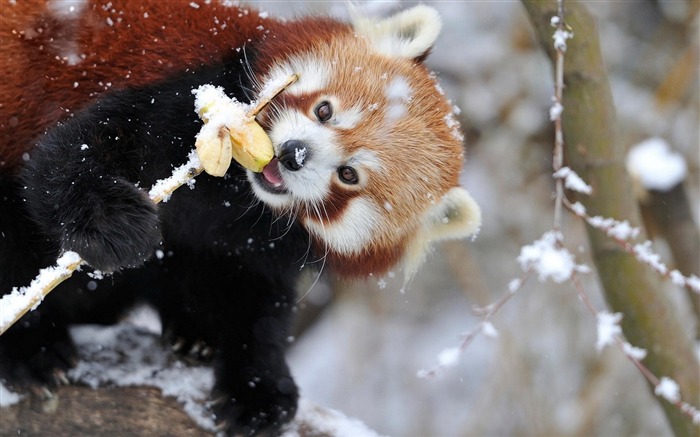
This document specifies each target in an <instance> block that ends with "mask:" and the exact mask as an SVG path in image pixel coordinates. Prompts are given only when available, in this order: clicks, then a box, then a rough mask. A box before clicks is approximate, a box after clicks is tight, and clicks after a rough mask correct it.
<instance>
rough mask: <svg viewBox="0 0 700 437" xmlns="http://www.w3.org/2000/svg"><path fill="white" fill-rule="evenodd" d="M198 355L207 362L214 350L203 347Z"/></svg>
mask: <svg viewBox="0 0 700 437" xmlns="http://www.w3.org/2000/svg"><path fill="white" fill-rule="evenodd" d="M199 355H200V356H201V357H202V358H203V359H205V360H209V359H211V358H212V357H213V356H214V349H212V348H210V347H209V346H204V348H202V352H200V353H199Z"/></svg>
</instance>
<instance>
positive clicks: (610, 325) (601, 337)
mask: <svg viewBox="0 0 700 437" xmlns="http://www.w3.org/2000/svg"><path fill="white" fill-rule="evenodd" d="M596 319H597V320H598V329H597V330H598V339H597V341H596V345H595V346H596V349H598V352H600V351H602V350H603V348H605V346H607V345H610V344H613V343H614V342H615V338H616V337H617V336H620V335H622V328H620V321H621V320H622V314H621V313H609V312H607V311H600V312H598V314H597V315H596Z"/></svg>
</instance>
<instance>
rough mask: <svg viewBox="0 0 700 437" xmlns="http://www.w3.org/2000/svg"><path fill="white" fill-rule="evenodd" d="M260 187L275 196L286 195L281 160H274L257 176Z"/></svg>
mask: <svg viewBox="0 0 700 437" xmlns="http://www.w3.org/2000/svg"><path fill="white" fill-rule="evenodd" d="M255 177H256V179H257V181H258V182H259V183H260V185H261V186H262V187H263V188H264V189H265V190H267V191H269V192H271V193H275V194H279V193H286V192H287V187H285V186H284V180H283V179H282V174H281V173H280V166H279V159H277V157H274V158H272V161H270V163H269V164H267V165H266V166H265V168H263V171H262V173H256V175H255Z"/></svg>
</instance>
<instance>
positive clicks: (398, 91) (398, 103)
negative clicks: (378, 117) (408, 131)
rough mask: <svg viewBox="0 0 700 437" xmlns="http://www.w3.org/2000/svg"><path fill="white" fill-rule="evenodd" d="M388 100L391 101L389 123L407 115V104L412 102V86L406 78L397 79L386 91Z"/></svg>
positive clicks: (388, 112)
mask: <svg viewBox="0 0 700 437" xmlns="http://www.w3.org/2000/svg"><path fill="white" fill-rule="evenodd" d="M384 93H385V95H386V98H387V99H388V100H389V107H388V108H387V113H386V118H387V119H388V120H389V121H396V120H398V119H399V118H401V117H403V116H404V115H406V113H407V112H408V108H407V107H406V103H407V102H409V101H410V100H411V93H412V90H411V86H410V85H409V84H408V81H407V80H406V78H404V77H401V76H399V77H396V78H394V79H392V81H391V82H389V84H388V85H387V86H386V88H385V89H384Z"/></svg>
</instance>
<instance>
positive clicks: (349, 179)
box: [338, 165, 358, 185]
mask: <svg viewBox="0 0 700 437" xmlns="http://www.w3.org/2000/svg"><path fill="white" fill-rule="evenodd" d="M338 177H339V178H340V180H341V181H343V182H345V183H346V184H350V185H355V184H356V183H357V182H358V180H357V172H355V169H354V168H352V167H348V166H347V165H344V166H342V167H339V168H338Z"/></svg>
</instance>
